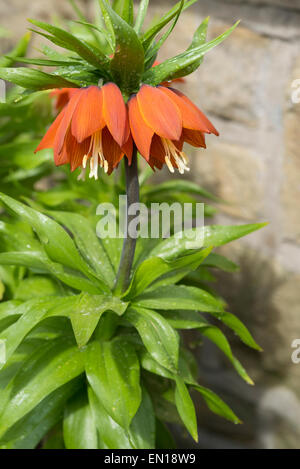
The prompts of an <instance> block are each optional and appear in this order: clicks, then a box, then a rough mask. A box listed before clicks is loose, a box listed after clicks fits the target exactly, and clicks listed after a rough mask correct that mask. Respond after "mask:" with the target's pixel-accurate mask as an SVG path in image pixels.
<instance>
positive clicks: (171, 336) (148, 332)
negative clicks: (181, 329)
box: [124, 305, 179, 372]
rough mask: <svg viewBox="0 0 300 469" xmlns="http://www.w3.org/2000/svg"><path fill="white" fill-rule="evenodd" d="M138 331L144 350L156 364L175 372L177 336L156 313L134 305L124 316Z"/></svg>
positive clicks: (177, 346)
mask: <svg viewBox="0 0 300 469" xmlns="http://www.w3.org/2000/svg"><path fill="white" fill-rule="evenodd" d="M124 318H125V319H127V320H128V321H129V322H130V323H131V324H132V325H133V326H134V327H135V328H136V329H137V331H138V333H139V335H140V337H141V339H142V341H143V343H144V345H145V347H146V349H147V350H148V352H149V353H150V355H151V356H152V357H153V358H154V360H156V361H157V362H158V363H161V364H162V365H163V366H164V367H166V369H169V370H172V371H174V372H176V370H177V366H178V353H179V336H178V334H177V332H176V331H175V330H174V329H173V328H172V327H171V326H170V325H169V324H168V322H167V321H166V320H165V319H164V318H163V317H162V316H161V315H160V314H158V313H156V312H155V311H152V310H150V309H145V308H142V307H140V306H137V305H135V306H134V307H132V308H130V310H128V311H127V312H126V313H125V316H124Z"/></svg>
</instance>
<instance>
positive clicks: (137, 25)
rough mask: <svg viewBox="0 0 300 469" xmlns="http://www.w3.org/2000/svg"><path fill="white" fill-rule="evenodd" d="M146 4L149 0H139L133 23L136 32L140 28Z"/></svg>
mask: <svg viewBox="0 0 300 469" xmlns="http://www.w3.org/2000/svg"><path fill="white" fill-rule="evenodd" d="M148 6H149V0H141V1H140V5H139V10H138V14H137V17H136V22H135V25H134V30H135V32H136V33H137V34H139V33H140V32H141V29H142V26H143V24H144V20H145V17H146V14H147V10H148Z"/></svg>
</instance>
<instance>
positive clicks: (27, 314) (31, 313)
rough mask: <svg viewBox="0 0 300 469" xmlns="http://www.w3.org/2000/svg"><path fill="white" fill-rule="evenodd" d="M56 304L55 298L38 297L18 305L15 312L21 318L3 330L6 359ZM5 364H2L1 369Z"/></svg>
mask: <svg viewBox="0 0 300 469" xmlns="http://www.w3.org/2000/svg"><path fill="white" fill-rule="evenodd" d="M55 304H56V299H55V298H47V299H45V298H38V299H36V298H35V299H32V300H29V301H27V302H25V303H23V304H21V305H20V306H17V307H16V309H15V311H14V314H15V315H18V316H20V319H19V320H18V321H17V322H16V323H14V324H12V325H11V326H10V327H8V328H7V329H6V330H4V331H2V332H1V334H0V340H2V341H4V343H5V355H6V361H8V360H9V358H10V357H11V356H12V354H13V353H14V351H15V350H16V349H17V347H18V346H19V345H20V344H21V342H22V340H23V339H24V337H26V335H27V334H28V333H29V332H30V331H31V330H32V329H33V328H34V327H35V326H36V325H37V324H38V323H39V322H40V321H41V320H42V319H43V318H44V317H45V315H46V314H47V313H48V311H49V309H50V308H51V307H53V306H55ZM3 366H4V364H0V369H1V368H3Z"/></svg>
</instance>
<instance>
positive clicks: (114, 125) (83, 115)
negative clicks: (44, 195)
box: [36, 83, 132, 179]
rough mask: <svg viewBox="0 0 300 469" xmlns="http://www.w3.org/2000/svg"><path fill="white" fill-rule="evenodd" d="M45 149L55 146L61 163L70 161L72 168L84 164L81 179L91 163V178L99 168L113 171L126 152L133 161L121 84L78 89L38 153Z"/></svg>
mask: <svg viewBox="0 0 300 469" xmlns="http://www.w3.org/2000/svg"><path fill="white" fill-rule="evenodd" d="M45 148H53V150H54V161H55V164H56V165H57V166H59V165H63V164H67V163H70V166H71V171H74V170H75V169H77V168H78V167H81V168H82V169H83V172H82V174H81V175H80V178H83V177H84V174H85V170H86V168H87V166H88V165H89V167H90V177H94V178H95V179H98V169H99V167H101V168H103V169H104V171H105V172H106V173H108V174H111V173H112V171H113V169H114V168H115V167H116V166H117V165H118V164H119V162H120V161H121V159H122V158H123V156H124V155H126V156H127V158H128V160H129V162H131V157H132V139H131V135H130V129H129V122H128V113H127V110H126V105H125V103H124V100H123V97H122V94H121V91H120V90H119V88H118V87H117V85H115V84H114V83H107V84H106V85H104V86H103V87H102V88H98V87H97V86H90V87H88V88H82V89H77V90H75V91H74V93H72V96H71V98H70V100H69V103H68V104H67V105H66V106H65V108H64V109H63V110H62V111H61V112H60V114H59V115H58V116H57V118H56V120H55V121H54V123H53V124H52V125H51V127H50V128H49V130H48V131H47V133H46V135H45V136H44V138H43V139H42V141H41V142H40V144H39V146H38V147H37V149H36V152H38V151H40V150H43V149H45Z"/></svg>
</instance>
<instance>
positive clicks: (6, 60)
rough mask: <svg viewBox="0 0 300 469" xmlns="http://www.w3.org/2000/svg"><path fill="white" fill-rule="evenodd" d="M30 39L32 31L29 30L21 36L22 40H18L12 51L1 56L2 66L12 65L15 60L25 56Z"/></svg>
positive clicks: (0, 62) (0, 63) (0, 64)
mask: <svg viewBox="0 0 300 469" xmlns="http://www.w3.org/2000/svg"><path fill="white" fill-rule="evenodd" d="M30 39H31V33H30V32H28V33H26V34H25V35H24V36H23V37H22V38H21V40H20V41H19V42H18V44H17V45H16V47H15V48H14V49H13V50H12V51H10V52H9V53H8V54H6V56H5V57H0V67H11V66H12V65H13V64H14V62H17V61H19V58H20V57H24V55H25V54H26V52H27V49H28V45H29V42H30ZM17 58H18V60H17Z"/></svg>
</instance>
